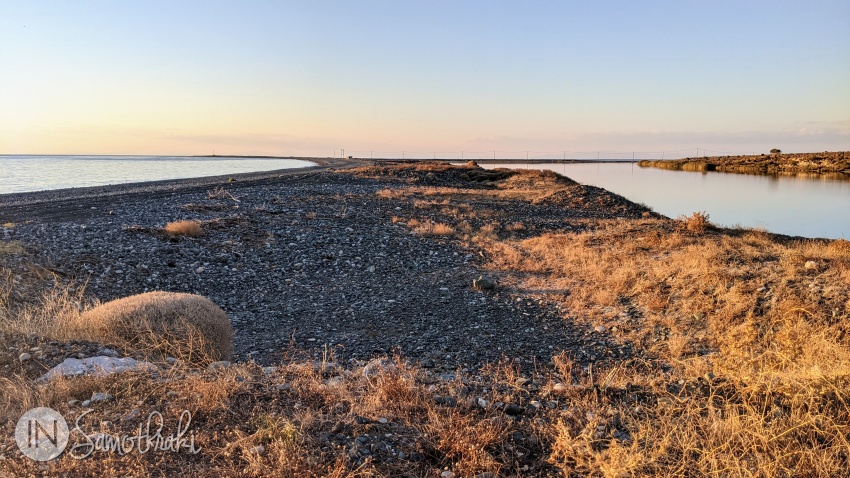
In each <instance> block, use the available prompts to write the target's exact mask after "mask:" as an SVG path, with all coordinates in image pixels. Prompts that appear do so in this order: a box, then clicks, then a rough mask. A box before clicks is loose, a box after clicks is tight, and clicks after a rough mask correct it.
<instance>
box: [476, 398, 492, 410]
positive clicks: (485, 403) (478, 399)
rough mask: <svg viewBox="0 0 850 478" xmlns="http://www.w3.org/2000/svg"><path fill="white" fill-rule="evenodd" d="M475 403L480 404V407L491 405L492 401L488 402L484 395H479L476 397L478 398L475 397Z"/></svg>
mask: <svg viewBox="0 0 850 478" xmlns="http://www.w3.org/2000/svg"><path fill="white" fill-rule="evenodd" d="M475 404H476V405H478V406H479V407H481V408H487V407H488V406H489V405H490V403H488V402H487V400H485V399H484V398H482V397H478V398H476V399H475Z"/></svg>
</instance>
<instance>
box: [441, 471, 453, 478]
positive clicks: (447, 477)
mask: <svg viewBox="0 0 850 478" xmlns="http://www.w3.org/2000/svg"><path fill="white" fill-rule="evenodd" d="M440 476H441V477H442V478H454V476H455V474H454V473H453V472H452V471H451V470H446V471H444V472H442V473H440Z"/></svg>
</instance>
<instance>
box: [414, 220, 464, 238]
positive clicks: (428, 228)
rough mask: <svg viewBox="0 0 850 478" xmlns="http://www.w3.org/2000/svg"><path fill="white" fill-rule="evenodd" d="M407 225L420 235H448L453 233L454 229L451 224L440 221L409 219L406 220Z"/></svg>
mask: <svg viewBox="0 0 850 478" xmlns="http://www.w3.org/2000/svg"><path fill="white" fill-rule="evenodd" d="M407 225H408V227H411V228H413V232H415V233H416V234H420V235H422V236H450V235H452V234H454V233H455V229H454V228H453V227H452V226H449V225H448V224H444V223H441V222H432V221H425V222H422V221H419V220H416V219H411V220H410V221H408V222H407Z"/></svg>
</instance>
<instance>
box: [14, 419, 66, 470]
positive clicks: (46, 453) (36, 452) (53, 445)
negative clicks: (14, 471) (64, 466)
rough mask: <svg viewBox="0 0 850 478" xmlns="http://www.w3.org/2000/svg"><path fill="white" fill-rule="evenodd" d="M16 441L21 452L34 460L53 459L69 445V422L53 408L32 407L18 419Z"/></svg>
mask: <svg viewBox="0 0 850 478" xmlns="http://www.w3.org/2000/svg"><path fill="white" fill-rule="evenodd" d="M15 441H16V442H18V448H20V449H21V452H23V454H24V455H26V456H28V457H30V458H32V459H33V460H36V461H48V460H52V459H54V458H56V457H57V456H59V455H61V454H62V452H63V451H64V450H65V446H66V445H68V423H66V422H65V419H64V418H62V415H60V414H59V412H57V411H56V410H54V409H52V408H48V407H38V408H33V409H30V410H28V411H27V412H26V413H24V415H23V416H22V417H21V418H20V420H18V425H17V426H16V427H15Z"/></svg>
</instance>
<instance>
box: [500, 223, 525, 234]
mask: <svg viewBox="0 0 850 478" xmlns="http://www.w3.org/2000/svg"><path fill="white" fill-rule="evenodd" d="M505 230H506V231H509V232H519V231H524V230H525V224H523V223H522V222H519V221H517V222H512V223H510V224H508V225H507V226H505Z"/></svg>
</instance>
